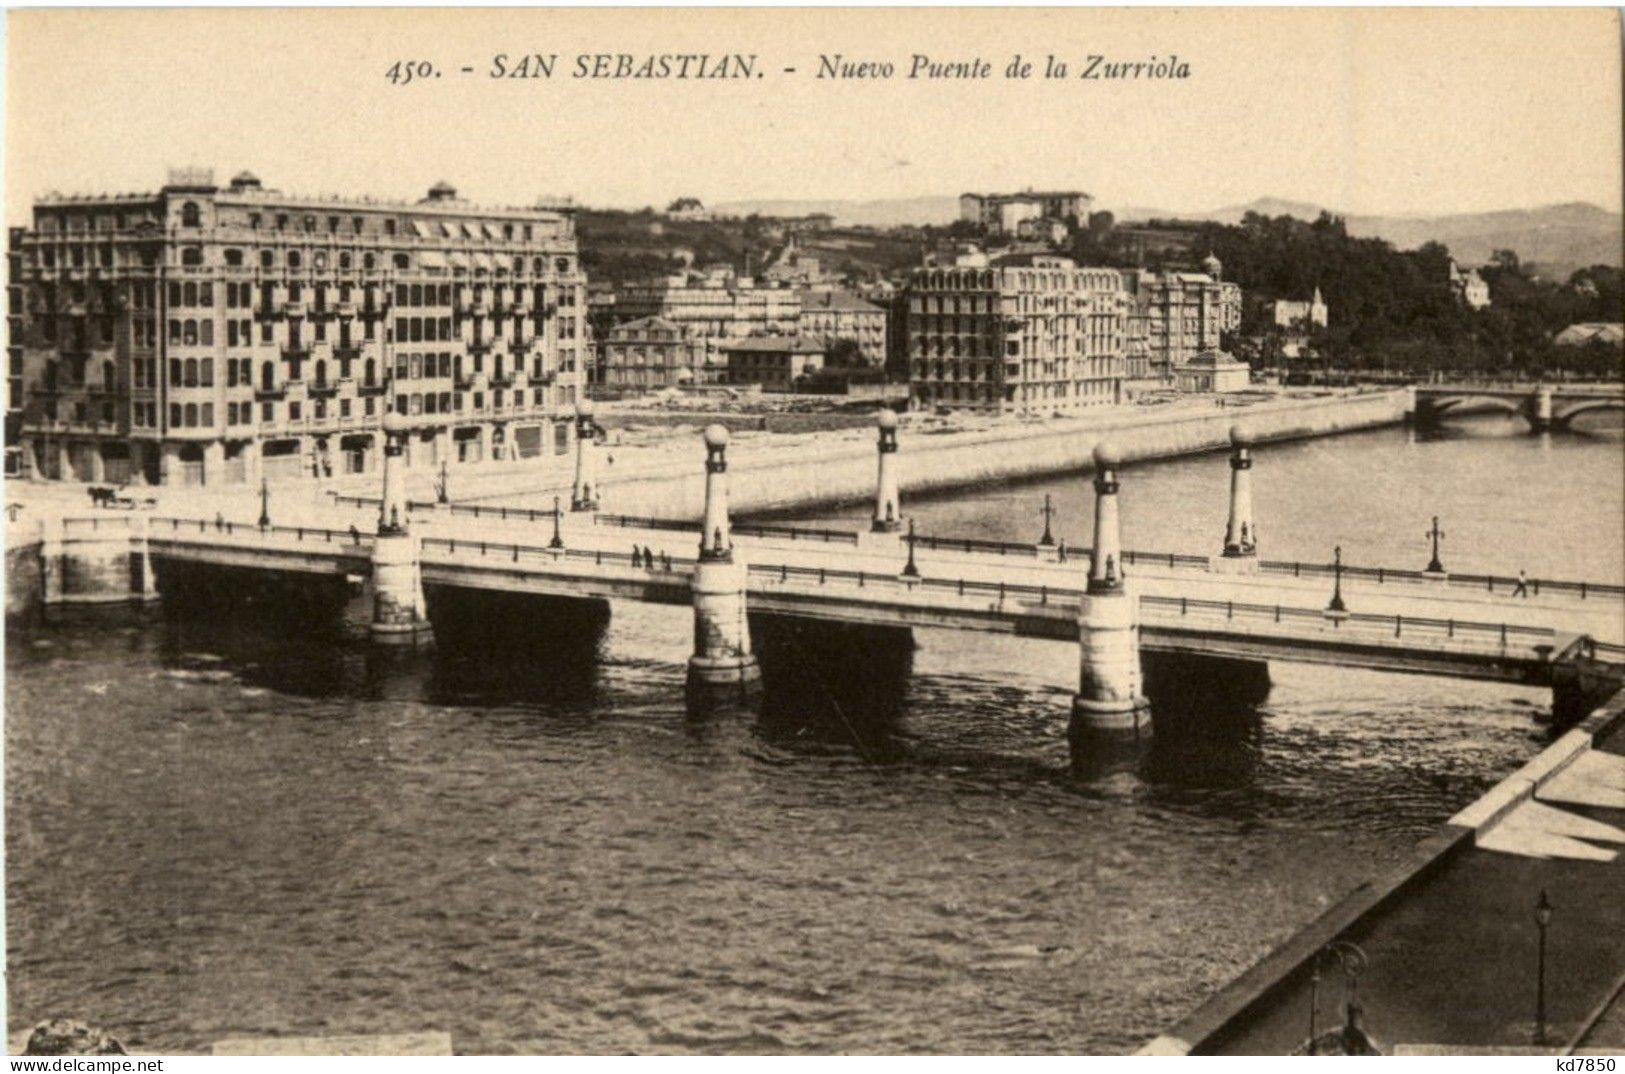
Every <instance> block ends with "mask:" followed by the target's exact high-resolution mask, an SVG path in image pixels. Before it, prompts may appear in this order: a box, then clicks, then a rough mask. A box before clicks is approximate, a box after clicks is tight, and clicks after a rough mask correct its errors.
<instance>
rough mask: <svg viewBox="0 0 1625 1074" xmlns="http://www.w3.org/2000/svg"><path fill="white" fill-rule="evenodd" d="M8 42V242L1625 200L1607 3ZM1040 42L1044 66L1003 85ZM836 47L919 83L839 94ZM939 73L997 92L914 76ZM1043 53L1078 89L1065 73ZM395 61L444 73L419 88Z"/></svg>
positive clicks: (687, 13)
mask: <svg viewBox="0 0 1625 1074" xmlns="http://www.w3.org/2000/svg"><path fill="white" fill-rule="evenodd" d="M6 52H7V66H6V78H7V82H6V101H5V103H6V136H5V137H6V144H5V150H6V153H5V176H6V213H7V219H8V222H9V223H11V224H18V223H22V222H25V221H26V220H27V218H28V212H29V206H30V204H31V202H32V200H33V199H34V198H35V197H36V196H38V195H41V194H43V193H46V192H48V191H53V190H59V191H63V192H71V193H92V192H101V191H115V190H117V191H126V190H128V191H136V190H153V189H156V188H157V187H158V186H160V185H161V184H162V182H163V180H164V177H165V175H166V173H167V169H168V168H170V167H174V166H187V165H203V166H210V167H213V168H215V170H216V174H217V177H218V178H220V179H222V180H223V179H225V178H227V177H229V176H230V175H232V174H234V173H235V172H237V171H239V170H241V169H244V168H247V169H251V170H253V171H254V172H255V173H256V174H258V175H259V176H260V178H261V179H262V180H263V181H264V182H265V184H266V185H267V186H270V187H276V188H280V189H283V190H285V191H289V192H297V193H306V194H316V193H337V194H344V195H360V194H367V195H373V196H382V197H400V198H412V199H415V198H418V197H421V196H422V195H423V193H424V192H425V191H426V190H427V188H428V187H429V186H430V185H431V184H432V183H434V182H435V181H436V180H439V179H447V180H450V181H451V182H453V183H454V184H455V185H456V186H457V187H458V188H459V190H460V192H461V194H462V195H463V196H464V197H466V198H469V199H470V200H473V201H476V202H479V203H487V204H509V205H519V204H532V203H534V202H535V201H536V200H537V198H538V197H541V196H544V195H545V196H553V195H572V196H574V197H575V199H576V200H577V201H578V202H579V203H584V204H589V205H605V206H625V207H640V206H643V205H655V206H657V207H663V206H664V205H665V204H666V203H667V202H669V201H670V200H671V199H673V198H675V197H677V196H679V195H695V196H698V197H700V198H702V199H703V200H704V201H706V202H708V203H713V204H714V203H721V202H727V201H734V200H741V199H769V198H772V199H777V198H793V199H819V200H823V199H841V200H846V199H854V200H868V199H878V198H894V197H916V196H928V195H954V194H958V193H960V192H962V191H966V190H979V191H995V190H1015V189H1022V188H1026V187H1037V188H1045V187H1050V188H1062V189H1081V190H1085V191H1088V192H1090V193H1091V194H1093V195H1094V196H1095V198H1096V204H1097V207H1100V208H1108V209H1109V208H1113V207H1119V208H1121V207H1127V206H1149V207H1156V208H1164V209H1171V210H1185V211H1198V210H1203V209H1211V208H1216V207H1219V206H1223V205H1231V204H1237V203H1242V202H1247V201H1251V200H1253V199H1254V198H1258V197H1262V196H1272V197H1283V198H1289V199H1294V200H1301V201H1307V202H1313V203H1316V204H1321V205H1327V206H1331V207H1333V208H1335V209H1338V210H1339V211H1343V212H1351V213H1362V214H1363V213H1387V214H1427V215H1433V214H1442V213H1451V212H1477V211H1485V210H1493V209H1506V208H1523V207H1532V206H1537V205H1545V204H1551V203H1557V202H1566V201H1588V202H1593V203H1596V204H1599V205H1602V206H1604V207H1606V208H1610V209H1615V210H1617V209H1618V208H1619V207H1620V201H1621V156H1622V149H1621V115H1620V86H1621V72H1620V36H1619V23H1618V15H1617V13H1616V12H1614V11H1611V10H1606V9H1590V10H1584V9H1582V10H1557V9H1550V8H1548V9H1543V10H1541V9H1537V10H1514V9H1470V8H1453V9H1451V8H1447V9H1433V10H1381V9H1369V8H1367V9H1347V10H1331V9H1318V10H1316V9H1307V10H1306V9H1254V10H1230V9H1215V8H1203V9H1185V10H1167V9H1127V10H1125V9H1106V10H1087V9H1070V10H1068V9H1026V10H1021V9H1016V10H1011V9H1005V10H999V9H974V8H972V9H967V8H961V9H946V10H940V9H939V10H928V9H890V10H887V9H867V10H862V9H860V10H827V9H826V10H817V9H801V10H794V9H783V8H779V9H771V10H754V11H751V10H728V9H686V10H659V9H652V10H651V9H643V10H636V9H615V10H579V9H578V10H566V11H520V10H502V9H483V10H464V11H455V12H452V11H444V10H434V9H409V10H380V9H339V10H329V11H321V10H309V9H306V10H297V9H295V10H289V9H282V10H277V9H257V10H255V9H249V10H241V9H239V10H224V11H218V10H214V11H211V10H179V11H139V10H116V9H115V10H101V11H96V10H63V11H43V10H30V11H12V12H10V13H9V16H8V17H7V20H6ZM530 52H538V53H546V54H557V56H558V66H557V67H556V68H555V72H554V75H555V77H553V78H552V79H545V80H512V79H491V78H489V77H487V76H488V73H489V72H490V70H491V69H492V67H493V57H495V56H496V55H498V54H506V55H507V56H508V57H509V58H510V59H509V65H510V66H511V65H512V64H513V62H515V61H517V59H518V58H519V57H520V56H522V55H524V54H526V53H530ZM600 52H605V53H620V52H625V53H629V54H632V55H633V56H634V57H635V58H636V60H637V61H641V59H642V58H643V57H644V56H646V55H649V54H669V53H702V52H703V53H709V54H712V55H718V54H722V53H754V54H756V56H757V59H756V61H755V64H756V70H757V72H758V73H760V74H761V77H759V78H750V79H743V80H706V81H699V80H690V81H675V80H657V81H648V80H645V81H638V80H604V79H573V78H570V77H568V75H569V74H570V73H571V70H572V69H573V66H574V63H575V58H576V57H577V56H578V55H580V54H583V53H586V54H594V53H600ZM1017 54H1019V55H1020V56H1021V57H1022V58H1023V59H1024V60H1026V61H1028V62H1031V63H1033V64H1034V72H1033V76H1032V77H1031V78H1029V79H1007V78H1005V77H1003V75H1004V72H1005V69H1006V68H1007V66H1008V65H1009V63H1010V61H1011V59H1012V57H1014V56H1016V55H1017ZM837 55H838V56H840V57H842V58H843V59H845V60H847V61H851V62H858V61H870V62H881V63H884V62H890V63H892V64H894V65H895V74H894V75H893V77H891V78H889V79H853V80H829V79H818V78H817V77H815V75H816V71H817V69H818V67H819V60H820V57H821V56H830V57H834V56H837ZM915 55H924V56H928V57H930V58H931V59H933V60H942V61H963V62H971V61H975V60H984V61H986V62H987V63H988V64H989V65H990V66H991V68H992V73H993V77H991V78H987V79H982V80H951V81H925V80H910V79H907V78H906V77H904V76H905V75H906V74H907V70H908V68H909V65H910V62H911V58H912V57H913V56H915ZM1048 55H1053V56H1055V57H1056V58H1057V59H1060V60H1062V61H1064V62H1067V63H1068V65H1069V75H1070V77H1068V78H1066V79H1045V78H1042V77H1040V74H1041V71H1042V68H1043V64H1044V57H1045V56H1048ZM1090 55H1098V56H1103V57H1106V58H1107V61H1127V62H1132V61H1145V60H1148V59H1149V58H1150V57H1153V56H1155V57H1157V58H1158V59H1159V60H1167V59H1169V58H1170V57H1177V58H1178V61H1179V62H1181V63H1184V64H1187V65H1188V67H1189V72H1190V77H1188V78H1185V79H1149V80H1146V79H1142V80H1126V81H1103V80H1092V81H1091V80H1084V79H1082V78H1079V77H1077V76H1078V74H1079V73H1080V72H1081V71H1082V69H1083V66H1084V64H1085V63H1086V62H1087V60H1086V57H1088V56H1090ZM397 61H428V62H429V63H431V64H433V65H435V66H436V68H437V69H438V70H439V71H440V75H439V77H431V78H428V79H414V80H413V81H412V82H411V83H408V84H393V85H392V84H391V83H390V81H389V79H388V77H387V73H388V71H389V69H390V68H391V66H392V65H393V64H395V63H396V62H397ZM465 66H467V67H472V68H473V71H472V73H467V74H465V73H463V72H462V68H463V67H465ZM787 67H793V68H795V69H796V70H795V73H794V74H790V73H786V72H785V70H784V69H785V68H787ZM1097 70H1098V68H1097Z"/></svg>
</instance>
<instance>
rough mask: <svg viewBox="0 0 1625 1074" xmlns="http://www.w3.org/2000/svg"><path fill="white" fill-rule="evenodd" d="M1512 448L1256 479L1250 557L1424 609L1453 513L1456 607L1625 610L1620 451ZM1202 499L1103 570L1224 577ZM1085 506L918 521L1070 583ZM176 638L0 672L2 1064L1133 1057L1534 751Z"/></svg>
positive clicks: (1486, 729)
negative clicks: (704, 698) (1519, 576)
mask: <svg viewBox="0 0 1625 1074" xmlns="http://www.w3.org/2000/svg"><path fill="white" fill-rule="evenodd" d="M1522 428H1523V427H1522V425H1521V423H1517V422H1511V421H1502V420H1499V419H1494V420H1489V419H1486V420H1474V421H1467V422H1463V423H1461V424H1460V425H1459V426H1458V427H1456V428H1455V429H1453V430H1452V431H1450V432H1448V433H1447V434H1445V435H1444V436H1443V437H1440V438H1434V439H1427V440H1418V439H1416V438H1414V437H1413V436H1412V434H1410V433H1409V432H1407V431H1404V430H1398V429H1393V430H1384V431H1379V432H1370V433H1362V434H1355V435H1350V436H1344V437H1340V438H1336V439H1328V440H1318V441H1310V442H1304V443H1299V444H1291V445H1278V446H1267V447H1264V448H1262V449H1260V450H1259V452H1258V464H1257V468H1256V469H1255V471H1254V473H1255V486H1256V492H1255V497H1256V504H1257V515H1258V521H1259V531H1260V537H1261V541H1262V544H1263V548H1264V554H1265V555H1266V556H1268V557H1270V558H1283V559H1292V558H1303V559H1306V560H1317V561H1322V562H1323V561H1325V560H1326V559H1327V558H1328V555H1329V551H1330V548H1331V546H1332V545H1333V544H1336V543H1341V544H1342V546H1343V548H1344V553H1345V557H1346V558H1347V560H1348V561H1350V562H1354V563H1369V564H1372V565H1378V564H1382V565H1392V566H1403V567H1420V566H1422V565H1423V564H1425V562H1426V558H1427V546H1426V542H1425V540H1424V539H1423V533H1424V531H1425V530H1426V528H1427V525H1428V520H1429V518H1430V516H1431V515H1433V514H1438V515H1440V516H1441V523H1442V527H1443V529H1444V530H1445V533H1446V535H1447V536H1446V538H1445V542H1444V557H1445V562H1446V564H1447V566H1449V567H1451V568H1452V569H1455V570H1459V571H1468V570H1484V569H1495V570H1499V571H1501V572H1508V571H1511V572H1515V571H1516V570H1517V569H1518V568H1519V567H1523V568H1526V569H1527V570H1528V571H1529V572H1530V574H1531V575H1541V576H1550V575H1555V576H1559V577H1569V578H1586V579H1594V580H1606V581H1615V582H1617V581H1619V580H1621V578H1622V577H1625V563H1622V555H1625V534H1622V525H1625V523H1622V519H1625V504H1622V502H1621V497H1622V488H1625V467H1622V458H1625V452H1622V449H1621V439H1620V437H1619V435H1618V433H1617V432H1613V433H1603V434H1598V435H1592V436H1578V435H1558V436H1550V437H1543V438H1537V437H1531V436H1528V435H1526V434H1524V433H1523V432H1522ZM905 449H906V447H905ZM1226 480H1227V471H1226V469H1225V465H1224V460H1223V456H1222V455H1213V456H1206V457H1202V458H1195V459H1187V460H1180V461H1174V462H1167V463H1159V464H1147V465H1142V466H1133V467H1130V468H1129V469H1128V470H1126V471H1125V472H1124V475H1123V525H1124V530H1125V543H1126V544H1127V545H1128V546H1129V547H1134V548H1150V549H1170V550H1178V551H1213V550H1216V548H1217V545H1218V543H1219V538H1220V536H1221V533H1222V529H1223V523H1224V507H1225V500H1224V497H1225V482H1226ZM1085 488H1086V481H1085V479H1084V478H1083V477H1081V476H1074V477H1069V478H1065V479H1058V480H1052V481H1043V482H1036V483H1032V484H1024V485H1020V486H1002V487H998V488H991V489H981V490H977V491H975V492H973V493H969V494H961V495H958V496H955V497H952V498H942V499H938V500H935V501H928V502H916V503H910V504H909V505H908V508H907V509H908V511H910V512H912V513H913V514H915V515H916V516H918V518H919V519H920V522H921V528H922V531H930V532H937V533H943V532H952V533H958V534H965V535H971V536H984V537H996V538H1003V539H1022V538H1026V539H1031V538H1032V537H1034V536H1036V534H1037V532H1038V531H1039V529H1041V528H1042V519H1041V518H1040V517H1039V514H1038V508H1039V505H1040V504H1041V502H1042V499H1043V495H1044V494H1045V493H1046V492H1048V493H1050V494H1051V496H1052V497H1053V499H1054V502H1055V504H1056V506H1057V508H1058V510H1059V511H1060V512H1061V513H1060V515H1059V516H1058V519H1057V529H1058V531H1059V532H1060V533H1061V534H1063V535H1065V536H1067V537H1068V538H1069V539H1071V540H1072V541H1074V542H1076V543H1083V539H1084V537H1085V536H1086V530H1087V519H1088V509H1087V506H1086V503H1087V501H1086V499H1085ZM864 514H865V512H864V510H863V509H862V508H858V509H856V510H854V511H846V512H836V513H834V514H831V515H828V516H823V517H829V518H844V519H852V518H861V517H862V516H863V515H864ZM216 581H218V580H216ZM166 604H167V608H166V610H165V611H164V612H163V613H161V614H160V615H159V616H157V617H156V618H155V619H153V620H150V621H147V622H144V623H131V622H128V621H119V620H117V619H103V620H101V621H94V622H86V623H80V624H77V625H74V626H71V627H53V628H43V629H36V630H33V631H28V632H13V633H11V634H10V635H9V637H8V645H7V655H6V671H7V680H6V703H7V709H6V739H5V745H6V777H7V800H6V807H7V809H6V811H7V831H6V836H7V861H6V879H7V887H6V907H7V940H8V969H9V985H10V991H9V997H8V998H9V1003H10V1016H9V1020H10V1025H11V1028H12V1029H13V1030H16V1029H18V1028H20V1027H24V1026H27V1025H29V1024H31V1023H33V1022H34V1021H36V1020H38V1019H41V1018H44V1017H48V1016H52V1015H58V1014H64V1015H71V1016H74V1017H80V1018H84V1019H87V1020H89V1021H92V1022H94V1023H96V1024H98V1025H101V1026H105V1027H107V1028H109V1029H110V1030H111V1031H112V1032H114V1033H115V1035H117V1036H120V1037H121V1038H123V1039H124V1040H125V1041H126V1043H127V1044H129V1045H130V1046H132V1047H135V1048H140V1049H143V1050H152V1051H187V1050H202V1049H206V1048H207V1046H208V1044H209V1043H210V1042H211V1041H213V1040H217V1039H220V1038H222V1037H227V1036H245V1035H248V1036H253V1035H281V1034H301V1035H304V1034H311V1035H315V1034H329V1033H382V1032H402V1031H412V1030H422V1029H444V1030H447V1031H449V1032H450V1033H451V1034H452V1037H453V1040H454V1043H455V1046H456V1048H457V1049H458V1050H459V1051H464V1052H532V1051H544V1052H545V1051H569V1052H623V1051H655V1052H738V1051H773V1052H779V1051H809V1052H830V1051H865V1052H870V1051H882V1052H891V1051H920V1052H961V1051H968V1052H984V1051H989V1052H1076V1051H1120V1050H1126V1049H1131V1048H1133V1047H1135V1046H1137V1045H1138V1044H1140V1043H1142V1042H1143V1041H1144V1040H1145V1039H1146V1038H1148V1037H1150V1036H1152V1035H1154V1034H1155V1033H1156V1032H1158V1031H1159V1030H1160V1029H1162V1028H1164V1027H1165V1026H1166V1025H1168V1024H1169V1023H1170V1022H1172V1021H1173V1020H1175V1019H1177V1018H1178V1017H1179V1016H1181V1015H1182V1014H1184V1013H1185V1012H1187V1011H1188V1010H1189V1009H1190V1008H1192V1007H1193V1006H1195V1005H1196V1004H1197V1003H1199V1002H1200V1001H1201V1000H1202V999H1203V998H1204V997H1205V996H1206V994H1207V993H1208V992H1209V991H1210V990H1211V989H1212V988H1214V987H1215V986H1217V985H1219V984H1221V983H1223V982H1224V981H1226V980H1227V979H1229V978H1230V977H1232V976H1233V975H1235V974H1236V973H1237V972H1239V971H1240V970H1242V969H1244V968H1245V967H1246V966H1247V965H1248V964H1250V963H1251V962H1252V961H1253V960H1255V959H1256V958H1258V957H1259V956H1261V955H1262V954H1264V953H1265V952H1266V951H1267V950H1268V949H1269V948H1270V947H1271V946H1272V945H1273V944H1275V943H1277V942H1279V941H1280V940H1282V939H1284V938H1285V937H1286V936H1287V935H1289V934H1290V933H1291V932H1292V930H1293V929H1294V928H1295V927H1296V926H1298V925H1301V924H1302V923H1304V922H1305V921H1307V920H1308V919H1310V918H1312V917H1313V916H1314V915H1315V914H1316V913H1317V912H1319V911H1320V910H1321V909H1322V908H1324V907H1325V906H1326V905H1328V904H1329V902H1331V901H1332V900H1334V899H1336V898H1337V897H1338V896H1340V895H1341V894H1343V893H1344V892H1346V891H1347V890H1348V889H1349V888H1351V887H1352V886H1354V885H1355V884H1357V883H1359V882H1360V881H1361V880H1363V879H1366V878H1367V877H1370V876H1371V875H1373V874H1374V873H1376V872H1377V871H1379V870H1380V869H1381V868H1382V867H1383V866H1384V865H1385V864H1387V863H1389V862H1392V861H1394V860H1395V859H1396V858H1397V857H1398V856H1399V855H1401V854H1403V853H1404V852H1405V851H1406V850H1407V849H1408V848H1409V847H1410V846H1411V845H1412V844H1413V843H1414V842H1415V840H1416V839H1418V838H1419V837H1421V836H1424V835H1426V834H1428V833H1429V832H1430V830H1431V829H1432V828H1433V826H1435V825H1437V824H1438V823H1439V822H1440V821H1441V820H1443V819H1444V818H1446V817H1447V816H1449V815H1450V814H1451V813H1452V812H1454V811H1455V810H1456V809H1457V808H1459V807H1460V806H1462V805H1463V804H1465V803H1466V802H1468V801H1470V800H1471V799H1472V798H1473V797H1474V796H1475V795H1477V794H1478V793H1479V792H1480V791H1482V790H1483V789H1484V788H1485V787H1487V786H1488V785H1489V784H1490V783H1492V782H1493V781H1494V780H1495V779H1496V778H1497V777H1498V776H1499V775H1501V774H1504V773H1505V772H1506V771H1507V770H1509V769H1510V768H1512V767H1514V766H1515V765H1516V764H1517V763H1519V762H1520V761H1521V760H1523V759H1524V758H1526V757H1527V756H1528V755H1529V754H1531V753H1532V752H1533V751H1534V750H1535V749H1536V748H1537V747H1538V742H1539V732H1538V730H1537V728H1536V726H1535V723H1534V721H1533V719H1532V717H1533V715H1534V714H1535V713H1536V712H1538V711H1540V710H1541V709H1542V708H1543V707H1544V706H1545V705H1546V703H1547V700H1548V699H1547V698H1546V697H1545V696H1544V695H1543V694H1542V693H1541V692H1539V691H1534V690H1527V689H1523V688H1518V687H1509V686H1504V685H1495V684H1483V683H1464V682H1456V681H1451V680H1445V679H1433V678H1424V677H1404V676H1396V675H1385V674H1377V673H1368V672H1357V671H1339V670H1329V669H1323V668H1308V667H1298V666H1291V665H1276V666H1274V667H1272V669H1271V671H1272V676H1273V679H1274V684H1275V685H1274V688H1273V690H1272V692H1271V694H1270V696H1269V698H1268V700H1267V701H1266V702H1265V703H1264V704H1263V705H1262V706H1261V707H1260V708H1259V709H1258V710H1257V711H1256V712H1252V713H1242V714H1237V713H1226V714H1222V716H1221V715H1220V714H1215V716H1214V719H1213V721H1212V724H1213V726H1211V727H1201V728H1197V729H1187V730H1185V731H1183V732H1180V733H1178V734H1169V735H1166V736H1165V735H1163V734H1161V733H1159V735H1158V737H1157V739H1156V741H1155V743H1153V744H1152V745H1151V746H1150V747H1149V749H1140V750H1134V749H1123V750H1122V751H1120V752H1110V751H1108V752H1103V753H1102V754H1101V755H1100V756H1098V757H1090V758H1084V759H1082V761H1083V763H1080V764H1077V765H1074V764H1073V763H1071V759H1070V758H1069V751H1068V747H1067V743H1066V735H1065V726H1066V713H1067V711H1068V706H1069V702H1070V697H1071V693H1072V690H1073V689H1074V688H1075V685H1076V674H1077V672H1076V655H1075V653H1074V652H1073V650H1072V648H1071V647H1069V646H1066V645H1061V644H1057V643H1053V642H1044V641H1035V640H1020V639H1014V638H1001V637H995V636H983V635H968V634H954V633H947V632H930V631H921V632H918V633H917V635H916V642H917V646H916V647H915V648H913V650H912V651H909V650H908V649H907V648H905V647H900V646H897V645H895V644H893V645H885V644H879V645H874V646H869V645H868V644H867V643H859V644H857V645H855V646H854V645H852V644H851V639H850V638H848V639H845V641H844V642H843V641H842V640H841V639H838V638H837V639H823V640H819V639H818V638H810V639H809V638H808V637H802V636H798V635H796V634H795V632H793V631H791V632H782V633H784V634H785V636H783V637H779V636H777V635H778V634H779V633H781V632H775V636H774V637H770V638H768V639H765V651H764V665H765V666H766V669H767V676H768V680H769V691H768V696H767V698H766V700H765V701H764V703H763V707H762V712H761V713H760V714H759V715H750V714H733V715H723V716H717V717H713V718H711V719H704V720H694V719H690V718H688V716H687V715H686V713H685V708H684V702H683V678H684V659H685V658H686V656H687V651H688V640H689V639H688V634H689V630H690V623H689V613H688V612H687V611H686V610H685V609H681V608H663V607H653V606H642V605H620V604H617V605H615V606H614V607H613V609H612V611H611V613H610V614H608V615H604V614H603V613H602V612H601V611H598V612H595V611H594V610H593V609H592V608H591V606H586V607H576V608H567V607H561V606H560V605H556V604H555V605H539V604H523V603H517V602H516V603H514V604H512V605H509V604H506V603H504V604H502V605H496V606H486V607H484V608H483V609H482V610H481V613H482V618H481V620H480V621H478V622H473V623H471V624H470V625H469V627H468V630H467V632H466V636H458V637H448V638H446V639H445V641H444V644H442V645H441V646H440V647H439V648H438V649H437V650H436V651H434V652H433V653H431V654H429V655H425V656H420V657H417V658H383V657H378V656H376V655H371V654H369V652H368V649H367V647H366V645H365V644H364V642H363V641H362V640H361V638H360V637H359V635H358V633H357V631H356V627H357V626H358V624H359V623H360V621H361V620H360V619H359V617H358V614H357V609H356V608H355V607H353V606H352V607H351V608H349V609H348V611H347V612H345V614H343V615H340V614H338V613H337V611H336V610H335V609H332V608H325V607H324V606H322V605H321V604H320V602H313V601H311V600H304V599H292V598H291V597H288V596H286V595H282V596H278V595H275V594H265V593H262V594H259V595H258V596H257V597H256V598H255V600H254V602H253V603H251V604H248V603H245V602H244V601H243V600H241V599H238V600H231V599H228V598H227V597H225V596H223V595H222V594H221V593H220V591H219V586H218V585H214V586H213V587H212V588H211V587H210V585H208V584H206V583H205V584H203V585H200V586H196V587H194V588H193V589H192V590H189V595H188V596H186V597H185V598H184V599H182V598H179V597H178V598H177V599H175V600H173V601H166ZM541 612H546V613H547V614H546V615H545V616H543V615H540V614H539V613H541ZM892 640H893V641H895V639H892ZM843 645H844V646H845V647H844V648H843ZM869 648H873V649H875V650H877V651H872V652H871V651H866V649H869ZM814 650H816V651H814Z"/></svg>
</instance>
